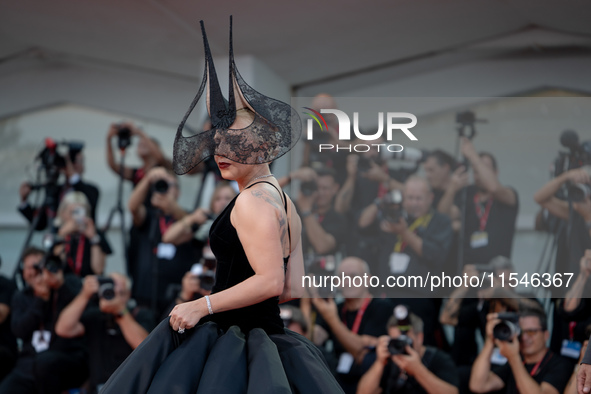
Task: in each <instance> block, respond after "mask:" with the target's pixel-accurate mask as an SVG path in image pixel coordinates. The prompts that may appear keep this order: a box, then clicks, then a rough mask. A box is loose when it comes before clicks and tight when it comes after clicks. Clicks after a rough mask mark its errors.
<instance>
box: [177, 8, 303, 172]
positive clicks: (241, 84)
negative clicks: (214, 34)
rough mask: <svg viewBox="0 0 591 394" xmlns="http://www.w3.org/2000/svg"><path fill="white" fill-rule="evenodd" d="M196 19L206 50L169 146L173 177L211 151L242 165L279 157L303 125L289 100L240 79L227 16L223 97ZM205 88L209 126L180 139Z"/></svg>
mask: <svg viewBox="0 0 591 394" xmlns="http://www.w3.org/2000/svg"><path fill="white" fill-rule="evenodd" d="M200 23H201V32H202V34H203V46H204V50H205V70H204V72H203V80H202V82H201V86H200V87H199V91H198V92H197V95H196V96H195V98H194V99H193V102H192V103H191V105H190V106H189V109H188V110H187V113H186V114H185V116H184V117H183V120H182V121H181V123H180V125H179V127H178V129H177V132H176V137H175V140H174V150H173V168H174V171H175V172H176V173H177V174H178V175H181V174H185V173H187V172H189V171H191V170H192V169H193V168H194V167H196V166H197V165H198V164H199V163H201V162H202V161H203V160H205V159H207V158H208V157H212V156H214V155H219V156H223V157H226V158H228V159H230V160H232V161H235V162H238V163H242V164H262V163H268V162H271V161H273V160H275V159H277V158H279V157H281V156H283V155H284V154H285V153H287V152H288V151H289V150H290V149H291V148H292V147H293V146H294V145H295V144H296V142H297V141H298V139H299V138H300V134H301V128H302V127H301V120H300V117H299V116H298V114H297V112H296V111H295V110H294V109H293V108H292V107H291V106H290V105H289V104H286V103H284V102H281V101H279V100H275V99H273V98H270V97H267V96H265V95H263V94H261V93H259V92H257V91H256V90H254V89H253V88H252V87H250V86H249V85H248V84H247V83H246V82H245V81H244V79H242V77H241V76H240V73H239V72H238V70H237V68H236V64H235V63H234V50H233V47H232V17H230V56H229V59H230V62H229V63H230V65H229V68H230V70H229V72H230V75H229V81H230V83H229V95H228V100H226V99H225V98H224V96H223V94H222V91H221V88H220V85H219V82H218V78H217V74H216V71H215V67H214V64H213V59H212V56H211V51H210V49H209V43H208V41H207V35H206V33H205V27H204V25H203V21H201V22H200ZM205 89H207V110H208V112H209V116H210V119H211V125H212V126H211V129H210V130H204V131H202V132H200V133H198V134H196V135H193V136H189V137H185V136H183V129H184V128H185V123H186V121H187V118H188V117H189V115H190V114H191V112H192V111H193V109H194V108H195V105H196V104H197V102H198V101H199V99H200V98H201V95H202V94H203V91H204V90H205ZM237 107H238V108H237ZM231 126H232V127H234V128H231Z"/></svg>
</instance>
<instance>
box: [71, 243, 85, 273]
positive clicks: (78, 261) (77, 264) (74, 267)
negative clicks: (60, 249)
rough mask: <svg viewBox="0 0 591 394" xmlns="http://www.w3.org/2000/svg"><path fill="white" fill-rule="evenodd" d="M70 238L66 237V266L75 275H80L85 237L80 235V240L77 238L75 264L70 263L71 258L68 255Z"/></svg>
mask: <svg viewBox="0 0 591 394" xmlns="http://www.w3.org/2000/svg"><path fill="white" fill-rule="evenodd" d="M71 240H72V237H71V236H70V235H68V236H67V237H66V256H68V265H69V266H70V268H72V270H73V271H74V273H75V274H76V275H80V272H82V260H84V248H85V243H86V237H85V236H84V235H82V234H80V238H78V247H77V248H76V262H74V261H72V256H71V255H70V245H71Z"/></svg>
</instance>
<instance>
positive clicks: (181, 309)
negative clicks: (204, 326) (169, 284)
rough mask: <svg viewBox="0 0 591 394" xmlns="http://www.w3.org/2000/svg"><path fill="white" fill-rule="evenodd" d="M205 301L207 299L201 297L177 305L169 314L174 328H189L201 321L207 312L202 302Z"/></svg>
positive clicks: (175, 329)
mask: <svg viewBox="0 0 591 394" xmlns="http://www.w3.org/2000/svg"><path fill="white" fill-rule="evenodd" d="M204 303H205V299H203V298H200V299H198V300H195V301H191V302H184V303H182V304H178V305H177V306H175V307H174V308H173V310H172V311H171V312H170V315H169V316H170V326H171V327H172V329H173V330H174V331H178V330H179V329H183V330H187V329H189V328H193V327H195V326H196V325H197V323H199V320H201V318H202V317H203V316H205V314H206V313H207V312H205V313H204V311H203V305H202V304H204ZM206 309H207V307H206Z"/></svg>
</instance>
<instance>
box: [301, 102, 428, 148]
mask: <svg viewBox="0 0 591 394" xmlns="http://www.w3.org/2000/svg"><path fill="white" fill-rule="evenodd" d="M304 108H305V109H307V110H309V111H310V112H304V114H306V115H308V116H310V118H311V119H308V121H307V124H306V131H307V133H306V138H307V139H308V140H309V141H312V140H313V139H314V133H315V132H316V133H318V132H320V133H329V132H330V131H329V127H328V123H327V122H326V119H325V118H324V116H322V114H333V115H335V116H336V118H337V121H338V140H339V142H340V141H350V140H351V137H352V136H351V130H353V134H354V137H356V138H357V139H360V140H363V141H377V140H380V139H382V136H383V134H384V123H386V127H385V131H386V133H385V134H386V141H392V137H393V135H394V132H395V131H402V132H403V133H404V135H406V137H408V139H410V140H411V141H418V139H417V137H416V136H415V135H414V134H413V133H412V132H411V131H410V129H411V128H413V127H414V126H416V124H417V117H416V116H415V115H413V114H411V113H409V112H387V113H386V115H385V116H384V112H378V130H377V131H376V132H375V133H373V134H366V133H362V132H361V131H360V130H359V112H353V127H352V128H351V120H350V118H349V116H348V115H347V114H346V113H345V112H343V111H341V110H338V109H321V110H320V112H318V111H316V110H314V109H312V108H309V107H304ZM384 118H385V122H384ZM403 119H407V120H410V122H406V123H400V120H403ZM314 122H316V124H317V125H318V127H319V128H320V131H318V129H316V131H314ZM317 139H318V140H321V141H322V143H319V144H318V152H322V151H323V150H327V151H328V150H333V149H336V151H337V152H338V151H339V150H347V151H349V152H352V151H355V152H367V151H369V150H371V149H372V147H373V148H374V149H377V151H378V152H379V151H380V148H382V149H387V150H388V151H389V152H401V151H402V150H403V149H404V147H403V146H402V145H400V144H385V143H378V144H350V145H349V146H347V145H342V144H337V145H336V146H335V144H331V143H325V142H326V138H317Z"/></svg>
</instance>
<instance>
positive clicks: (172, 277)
mask: <svg viewBox="0 0 591 394" xmlns="http://www.w3.org/2000/svg"><path fill="white" fill-rule="evenodd" d="M150 191H152V197H151V199H150V202H151V204H150V205H151V206H150V207H148V206H146V205H145V204H144V201H145V199H146V196H147V195H148V193H149V192H150ZM178 197H179V186H178V183H177V180H176V178H175V177H174V176H173V175H172V174H171V173H170V172H168V171H167V170H165V169H164V168H162V167H156V168H154V169H152V170H150V172H148V174H147V175H146V176H145V177H144V178H142V180H141V181H140V182H139V183H138V185H137V186H136V187H135V189H134V190H133V192H132V194H131V196H130V198H129V202H128V207H129V210H130V211H131V215H132V218H133V224H134V226H136V227H137V232H138V244H137V247H136V248H134V249H133V250H130V266H129V267H128V270H127V272H129V273H130V276H131V278H132V279H133V283H134V285H133V292H132V297H133V298H134V299H135V300H136V301H137V302H138V304H139V305H141V306H150V304H151V303H152V302H153V301H154V300H153V299H152V297H154V295H155V294H154V288H153V285H154V281H157V282H158V283H157V286H158V287H157V300H156V302H157V306H156V310H155V311H153V312H154V313H156V316H160V315H161V313H162V312H163V310H164V309H165V308H166V307H167V306H168V302H169V298H167V293H168V292H169V290H168V288H169V286H174V285H176V284H178V283H180V282H181V279H182V277H183V275H184V274H185V272H187V271H188V270H189V269H190V268H191V265H192V264H193V263H194V262H195V260H197V259H198V256H197V254H196V249H195V248H194V246H193V244H192V243H191V242H185V243H183V244H180V245H178V246H175V245H172V244H168V243H164V242H163V241H162V235H163V234H164V233H166V231H167V230H168V229H169V228H170V226H171V225H172V224H173V223H174V222H176V221H178V220H181V219H183V218H184V217H185V216H186V215H187V212H186V211H185V210H183V209H182V208H181V207H180V206H179V205H178V202H177V200H178ZM132 256H133V257H132ZM155 269H157V275H156V272H155V271H154V270H155Z"/></svg>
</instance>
